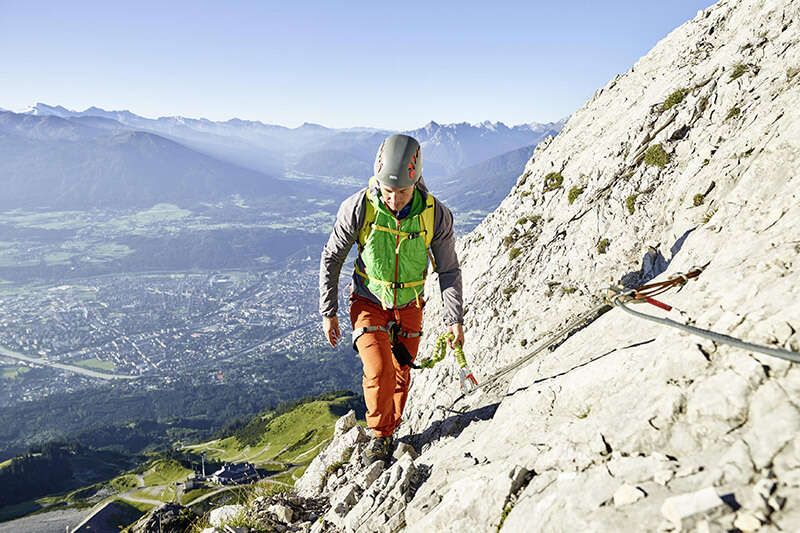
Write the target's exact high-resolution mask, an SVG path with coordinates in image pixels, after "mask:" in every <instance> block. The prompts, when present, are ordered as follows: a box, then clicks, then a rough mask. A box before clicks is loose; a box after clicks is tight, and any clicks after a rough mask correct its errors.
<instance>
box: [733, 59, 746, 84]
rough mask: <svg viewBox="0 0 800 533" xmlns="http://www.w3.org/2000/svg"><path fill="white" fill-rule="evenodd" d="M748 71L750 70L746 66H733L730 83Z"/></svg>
mask: <svg viewBox="0 0 800 533" xmlns="http://www.w3.org/2000/svg"><path fill="white" fill-rule="evenodd" d="M748 70H750V66H749V65H746V64H744V63H736V64H735V65H734V66H733V72H731V81H733V80H735V79H737V78H741V77H742V76H744V75H745V74H746V73H747V71H748Z"/></svg>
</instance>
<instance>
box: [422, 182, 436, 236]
mask: <svg viewBox="0 0 800 533" xmlns="http://www.w3.org/2000/svg"><path fill="white" fill-rule="evenodd" d="M435 205H436V200H435V199H434V198H433V195H432V194H431V193H428V198H427V199H426V200H425V210H424V211H423V212H422V215H420V225H421V227H420V229H421V230H422V231H424V232H425V247H426V248H430V247H431V241H433V228H434V224H435V222H436V221H435V220H434V218H433V213H434V212H435V211H436V209H435Z"/></svg>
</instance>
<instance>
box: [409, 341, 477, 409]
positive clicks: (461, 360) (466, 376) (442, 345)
mask: <svg viewBox="0 0 800 533" xmlns="http://www.w3.org/2000/svg"><path fill="white" fill-rule="evenodd" d="M454 339H455V335H453V333H452V332H447V333H442V334H441V335H439V338H438V339H436V345H435V346H434V348H433V355H432V356H431V357H427V358H425V359H423V360H422V361H420V362H419V365H411V366H412V368H417V369H423V368H433V367H434V366H435V365H436V363H438V362H440V361H442V360H443V359H444V356H445V355H446V353H447V341H452V340H454ZM453 355H454V356H455V358H456V362H457V363H458V367H459V368H458V373H459V380H460V381H461V390H462V392H463V393H464V394H468V393H470V392H472V391H474V390H476V389H477V388H478V380H477V379H475V375H474V374H473V373H472V371H471V370H470V369H469V368H468V367H467V357H466V356H465V355H464V348H463V347H462V346H461V345H460V344H456V345H455V346H454V349H453Z"/></svg>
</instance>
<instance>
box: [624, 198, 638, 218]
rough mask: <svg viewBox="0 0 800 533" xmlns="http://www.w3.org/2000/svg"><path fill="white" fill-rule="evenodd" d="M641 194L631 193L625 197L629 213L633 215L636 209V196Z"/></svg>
mask: <svg viewBox="0 0 800 533" xmlns="http://www.w3.org/2000/svg"><path fill="white" fill-rule="evenodd" d="M637 196H639V195H638V194H631V195H630V196H628V197H627V198H625V208H626V209H627V210H628V214H629V215H632V214H633V213H634V211H636V197H637Z"/></svg>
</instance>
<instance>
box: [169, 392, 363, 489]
mask: <svg viewBox="0 0 800 533" xmlns="http://www.w3.org/2000/svg"><path fill="white" fill-rule="evenodd" d="M353 399H354V397H352V396H348V397H341V398H337V399H336V400H332V401H326V400H319V401H313V402H309V403H305V404H302V405H300V406H298V407H295V408H294V409H292V410H291V411H289V412H287V413H284V414H282V415H280V416H277V417H275V418H273V419H271V420H270V418H271V415H270V413H264V414H262V415H259V417H256V418H257V419H260V420H261V421H264V422H265V423H266V429H265V431H264V433H263V435H262V436H261V439H260V440H259V442H258V443H257V444H256V445H254V446H243V445H242V444H241V443H240V442H239V441H238V440H237V439H236V437H234V436H230V437H227V438H224V439H217V440H213V441H209V442H205V443H202V444H197V445H193V446H186V447H185V448H184V450H185V451H189V452H192V453H198V454H199V453H205V455H206V458H208V459H211V460H216V461H230V462H245V461H247V462H251V463H253V464H255V465H256V466H258V467H263V468H267V469H270V470H275V469H280V470H283V471H284V474H289V475H288V476H287V475H280V474H279V475H278V476H277V477H279V478H281V480H282V481H284V482H290V481H288V480H291V479H292V478H293V476H299V475H301V474H302V472H303V471H304V470H305V467H306V466H308V464H309V463H310V462H311V460H312V459H313V458H314V457H316V455H317V453H319V451H320V450H321V449H322V448H323V447H324V445H325V444H327V443H328V442H329V441H330V439H331V437H332V436H333V426H334V424H335V423H336V420H337V419H338V418H339V416H341V413H342V412H343V411H345V410H346V409H347V406H348V405H349V404H350V403H352V402H353ZM267 421H268V422H267ZM290 484H291V482H290Z"/></svg>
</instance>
